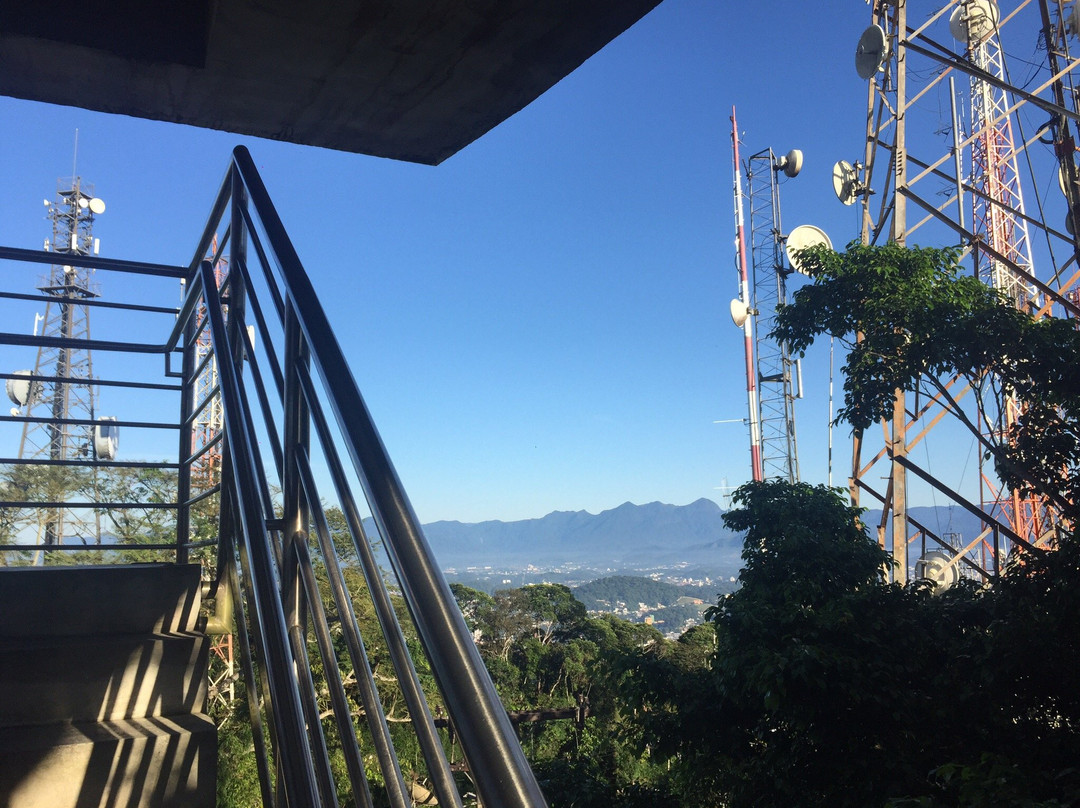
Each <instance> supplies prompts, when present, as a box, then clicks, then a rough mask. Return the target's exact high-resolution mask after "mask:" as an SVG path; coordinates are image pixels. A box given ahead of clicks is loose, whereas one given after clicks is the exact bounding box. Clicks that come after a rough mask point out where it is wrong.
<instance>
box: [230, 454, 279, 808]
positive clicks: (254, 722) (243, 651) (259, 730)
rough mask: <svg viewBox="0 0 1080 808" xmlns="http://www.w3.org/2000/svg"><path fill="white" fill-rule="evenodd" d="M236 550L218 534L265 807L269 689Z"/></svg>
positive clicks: (269, 788) (269, 798)
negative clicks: (260, 670)
mask: <svg viewBox="0 0 1080 808" xmlns="http://www.w3.org/2000/svg"><path fill="white" fill-rule="evenodd" d="M224 466H225V464H224V463H223V464H222V470H223V472H222V473H224ZM221 512H222V513H224V512H225V509H224V505H223V506H222V510H221ZM235 554H236V550H235V547H234V545H233V541H232V536H231V534H230V535H229V536H224V535H223V537H222V543H221V547H220V548H219V550H218V567H219V568H218V579H219V583H218V586H222V585H224V586H228V587H229V588H230V589H231V591H232V597H233V603H234V604H236V612H235V614H234V615H233V616H234V619H235V620H236V637H237V639H238V640H239V642H240V664H241V665H242V666H243V669H244V681H245V682H246V683H247V685H246V687H245V688H244V691H245V693H246V695H247V703H248V718H249V719H250V723H251V741H252V745H253V747H254V751H255V767H256V769H257V770H258V773H259V790H260V791H261V792H262V800H263V805H264V806H267V807H268V808H270V807H272V806H273V805H274V802H275V801H274V786H273V782H272V781H271V776H270V759H269V756H268V755H267V751H266V734H265V732H264V730H263V721H262V713H261V712H260V710H259V696H258V692H259V689H260V687H259V685H261V690H262V691H263V697H264V700H265V704H266V709H267V711H268V713H269V714H270V715H272V714H273V707H272V702H271V700H270V690H269V687H268V685H267V682H266V677H265V676H261V677H258V678H256V676H255V659H254V656H253V655H252V652H251V637H250V636H249V634H248V629H247V618H246V612H245V610H244V595H245V590H242V589H241V588H240V576H239V574H238V573H237V570H236V555H235ZM223 556H224V558H225V559H227V560H226V561H225V565H226V570H225V572H224V575H226V576H227V578H226V579H225V580H224V581H222V580H221V578H222V571H221V569H220V567H221V564H222V557H223ZM272 733H273V725H271V734H272Z"/></svg>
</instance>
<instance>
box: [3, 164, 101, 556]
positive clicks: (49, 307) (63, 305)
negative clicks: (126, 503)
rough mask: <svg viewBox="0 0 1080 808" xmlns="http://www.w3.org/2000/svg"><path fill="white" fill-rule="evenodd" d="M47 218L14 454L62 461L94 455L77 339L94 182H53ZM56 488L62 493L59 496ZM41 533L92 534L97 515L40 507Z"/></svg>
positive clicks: (84, 335) (85, 325)
mask: <svg viewBox="0 0 1080 808" xmlns="http://www.w3.org/2000/svg"><path fill="white" fill-rule="evenodd" d="M47 205H48V211H49V212H48V216H49V219H50V220H51V221H52V237H51V239H50V241H49V242H47V243H46V245H45V247H46V249H47V250H49V251H51V252H53V253H56V254H57V256H58V261H59V263H56V264H53V265H52V266H51V267H50V269H49V275H48V277H47V278H44V279H43V281H42V285H41V286H39V287H38V290H39V291H40V292H41V293H42V294H43V295H45V296H46V297H47V298H48V300H47V302H46V304H45V315H44V320H43V321H42V331H41V336H42V337H44V338H45V340H46V342H45V344H42V345H41V346H40V347H39V348H38V352H37V359H36V361H35V362H34V368H33V371H32V372H31V375H30V379H31V382H30V385H29V394H28V395H27V400H26V402H25V404H24V405H23V407H24V411H25V416H26V421H25V422H24V425H23V431H22V438H21V440H20V443H19V458H20V459H27V460H38V459H47V460H49V461H52V462H53V463H54V464H56V467H57V468H63V467H64V466H63V462H64V461H90V460H93V459H95V456H96V449H95V441H94V436H95V432H94V422H95V420H96V415H95V397H96V392H95V388H94V384H93V378H94V376H93V365H92V358H91V354H90V351H89V350H88V349H86V348H84V347H78V346H76V345H75V343H83V342H85V341H86V340H89V338H90V312H89V306H87V305H86V301H89V300H93V299H94V298H97V297H98V288H97V285H96V284H95V283H94V282H93V275H94V273H93V270H91V269H86V268H85V267H80V266H79V265H78V259H79V257H80V256H84V255H90V254H91V253H92V252H96V242H95V240H94V236H93V227H94V217H95V215H96V214H97V213H101V212H103V211H104V205H103V204H102V203H101V202H100V200H98V199H96V198H95V197H94V194H93V186H92V185H89V184H88V183H84V182H83V181H82V179H81V178H80V177H74V178H72V179H70V180H59V181H58V182H57V193H56V199H55V201H54V202H51V203H47ZM67 486H68V484H64V485H60V484H56V485H54V487H55V488H57V489H58V490H57V493H56V496H55V497H54V499H56V500H62V499H65V498H67V495H70V494H71V493H72V492H71V491H62V490H59V489H62V488H65V487H67ZM61 494H63V496H61ZM41 531H42V533H43V535H42V536H41V537H40V539H41V543H43V544H45V545H60V544H63V543H64V541H65V540H66V539H80V540H83V541H86V540H90V539H92V540H93V541H95V542H96V541H97V540H98V539H99V530H98V526H97V522H96V520H92V519H88V518H87V517H85V516H80V515H79V514H77V513H75V512H73V511H71V510H69V509H67V508H55V509H51V510H49V511H48V512H46V513H45V515H44V518H43V520H42V526H41Z"/></svg>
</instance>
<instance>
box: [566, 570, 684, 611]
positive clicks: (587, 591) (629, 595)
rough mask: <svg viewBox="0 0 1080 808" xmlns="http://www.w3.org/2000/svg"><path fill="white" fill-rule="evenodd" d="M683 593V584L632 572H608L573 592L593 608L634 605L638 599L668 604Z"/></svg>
mask: <svg viewBox="0 0 1080 808" xmlns="http://www.w3.org/2000/svg"><path fill="white" fill-rule="evenodd" d="M690 591H691V592H692V591H693V590H690ZM687 594H688V590H687V589H686V587H682V586H676V585H675V584H669V583H665V582H663V581H654V580H653V579H651V578H642V577H640V576H636V575H611V576H608V577H606V578H598V579H597V580H595V581H591V582H589V583H587V584H582V585H581V586H579V587H576V588H575V589H574V596H575V597H577V598H578V600H580V601H581V602H582V603H584V604H585V606H586V607H587V608H590V609H596V608H598V607H599V606H600V605H602V604H604V603H606V604H608V605H610V606H614V605H615V604H616V603H618V602H622V603H625V604H627V605H629V606H636V605H637V604H638V603H644V604H646V605H649V606H653V605H657V604H659V605H662V606H670V605H671V604H673V603H675V601H677V600H678V599H679V598H681V597H683V596H685V595H687Z"/></svg>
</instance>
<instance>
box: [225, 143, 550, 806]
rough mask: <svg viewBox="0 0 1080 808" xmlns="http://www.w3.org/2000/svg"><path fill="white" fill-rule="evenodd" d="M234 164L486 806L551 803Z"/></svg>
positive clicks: (249, 176) (325, 336)
mask: <svg viewBox="0 0 1080 808" xmlns="http://www.w3.org/2000/svg"><path fill="white" fill-rule="evenodd" d="M233 158H234V165H235V166H236V168H237V170H238V172H239V174H240V176H241V177H242V178H243V181H244V187H245V188H246V189H247V191H248V193H249V194H250V195H251V198H252V201H253V202H254V204H255V208H256V212H257V214H258V217H259V221H260V222H261V223H262V225H263V230H264V231H265V232H266V234H267V237H268V239H269V241H270V245H271V247H272V249H273V253H274V257H275V259H276V260H277V263H278V268H279V271H280V273H281V276H282V280H283V284H284V286H285V288H286V289H287V290H288V294H289V296H290V298H291V299H292V300H293V301H294V304H295V305H296V308H297V311H298V314H299V318H300V323H301V326H302V327H303V329H304V333H305V336H306V338H307V340H308V342H309V343H310V344H311V345H313V346H316V350H315V353H314V358H315V364H316V367H317V369H318V371H319V374H320V376H321V377H322V380H323V384H324V385H325V386H326V389H327V390H328V391H329V393H330V395H329V398H330V403H331V405H332V408H333V411H334V415H335V418H336V420H337V423H338V425H339V428H340V429H341V431H342V434H343V435H344V436H345V439H346V440H345V442H346V446H347V448H348V450H349V454H350V456H351V458H352V461H353V466H354V468H355V471H356V473H357V474H358V475H359V477H360V480H361V482H362V484H363V487H364V489H365V491H366V492H367V496H368V502H369V505H370V507H371V512H372V515H373V516H374V518H375V521H376V524H377V525H378V526H379V529H380V532H381V533H382V535H383V536H385V537H386V542H387V550H388V553H389V556H390V560H391V563H392V564H393V565H394V567H395V571H396V572H397V574H398V579H399V581H400V583H401V586H402V590H403V592H404V593H405V601H406V605H407V606H408V607H409V611H410V613H411V614H412V617H413V620H414V622H415V623H416V626H417V630H418V631H419V634H420V639H421V642H422V643H423V646H424V648H425V650H426V652H427V655H428V659H429V660H430V662H431V667H432V672H433V673H434V675H435V678H436V680H437V681H438V683H439V686H440V688H441V690H442V692H443V695H444V698H445V702H446V706H447V709H448V710H449V711H450V714H451V717H452V719H453V721H454V726H455V729H456V731H457V733H458V737H459V738H460V739H461V745H462V749H463V751H464V753H465V757H466V760H467V761H468V763H469V768H470V771H471V772H472V773H473V777H474V782H475V783H476V787H477V792H478V794H479V796H480V799H481V800H482V801H483V802H485V803H487V804H489V805H497V806H506V807H507V808H511V807H512V806H546V804H547V802H546V800H545V798H544V795H543V793H542V792H541V790H540V786H539V784H538V783H537V782H536V777H535V775H534V774H533V772H532V769H531V768H530V767H529V763H528V761H527V760H526V758H525V753H524V751H523V750H522V748H521V744H520V742H519V741H518V739H517V736H516V734H515V732H514V728H513V725H512V724H511V722H510V719H509V717H508V716H507V714H506V710H505V709H504V708H503V706H502V703H501V702H500V701H499V696H498V693H497V692H496V690H495V686H494V684H493V683H492V681H491V677H490V675H489V674H488V672H487V670H486V668H485V667H484V663H483V660H482V659H481V657H480V652H479V650H478V649H477V648H476V644H475V642H474V641H473V639H472V635H471V633H470V632H469V629H468V626H467V625H466V624H465V619H464V617H463V615H462V614H461V610H460V609H459V608H458V605H457V602H456V601H455V600H454V597H453V593H452V592H451V591H450V587H449V585H448V584H447V583H446V579H445V578H444V577H443V576H442V574H441V572H440V571H439V568H438V564H437V563H436V561H435V558H434V556H433V554H432V553H431V548H430V547H429V546H428V544H427V540H426V539H425V538H424V535H423V531H422V530H421V528H420V522H419V519H417V517H416V513H415V512H414V511H413V508H412V505H411V504H410V503H409V499H408V496H407V494H406V493H405V490H404V487H403V486H402V484H401V481H400V479H399V478H398V476H397V472H396V471H395V469H394V467H393V464H392V462H391V461H390V458H389V456H388V454H387V452H386V449H385V447H384V446H383V444H382V440H381V438H380V437H379V434H378V430H377V429H376V428H375V425H374V422H373V421H372V418H371V414H370V412H369V410H368V409H367V405H366V403H365V402H364V400H363V397H362V396H361V395H360V391H359V389H358V388H357V386H356V383H355V381H354V380H353V377H352V372H351V371H350V369H349V365H348V362H346V360H345V357H344V355H343V354H342V352H341V348H340V346H339V345H338V343H337V338H336V337H335V335H334V333H333V330H332V329H331V328H330V326H329V323H328V322H327V320H326V314H325V312H324V311H323V308H322V303H321V302H320V301H319V298H318V296H317V295H316V294H315V290H314V288H313V287H312V285H311V281H310V279H309V278H308V277H307V275H306V273H305V272H304V271H303V267H302V265H301V263H300V259H299V257H298V256H297V255H296V250H295V249H294V248H293V246H292V242H291V240H290V239H289V237H288V234H287V233H286V232H285V229H284V227H283V226H282V224H281V220H280V219H279V218H278V216H277V212H276V211H275V209H274V207H273V204H272V203H271V202H270V198H269V195H268V194H267V192H266V188H265V186H264V185H263V182H262V179H261V178H260V177H259V175H258V172H257V171H256V170H255V167H254V163H253V162H252V160H251V156H250V154H248V151H247V149H245V148H244V147H243V146H238V147H237V148H236V149H234V150H233Z"/></svg>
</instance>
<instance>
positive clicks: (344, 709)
mask: <svg viewBox="0 0 1080 808" xmlns="http://www.w3.org/2000/svg"><path fill="white" fill-rule="evenodd" d="M320 544H321V541H320ZM293 549H294V551H295V552H296V555H297V561H298V563H299V567H300V573H301V576H302V578H303V582H304V590H305V594H306V596H307V602H308V603H310V604H311V614H312V618H313V619H312V625H313V627H314V629H315V640H316V642H317V643H318V646H319V655H320V656H321V657H322V663H323V670H324V671H325V674H326V679H327V682H326V684H327V690H328V691H329V693H330V702H331V705H332V706H333V710H334V721H335V722H336V723H337V729H338V736H339V739H340V741H341V751H342V754H344V756H345V767H346V768H347V769H348V770H349V781H350V783H351V784H352V786H353V801H354V802H355V803H356V806H357V808H372V804H373V803H372V798H371V789H370V788H369V786H368V781H367V772H366V771H365V770H364V759H363V756H362V755H361V754H360V745H359V744H358V743H357V741H356V726H355V725H354V724H353V721H352V711H351V710H350V708H349V699H348V696H347V695H346V694H345V686H344V685H343V684H342V681H341V669H340V668H339V667H338V662H337V653H336V649H335V648H334V642H333V639H332V638H331V636H330V624H329V622H328V621H327V617H326V609H325V608H324V606H323V602H322V594H321V593H320V592H319V584H318V581H316V580H315V570H314V567H313V566H312V563H311V555H310V553H309V552H308V547H307V536H306V534H304V533H303V532H301V533H298V534H296V537H295V538H294V540H293ZM338 613H339V614H341V613H342V612H341V609H340V607H338ZM357 681H359V677H358V678H357Z"/></svg>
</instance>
